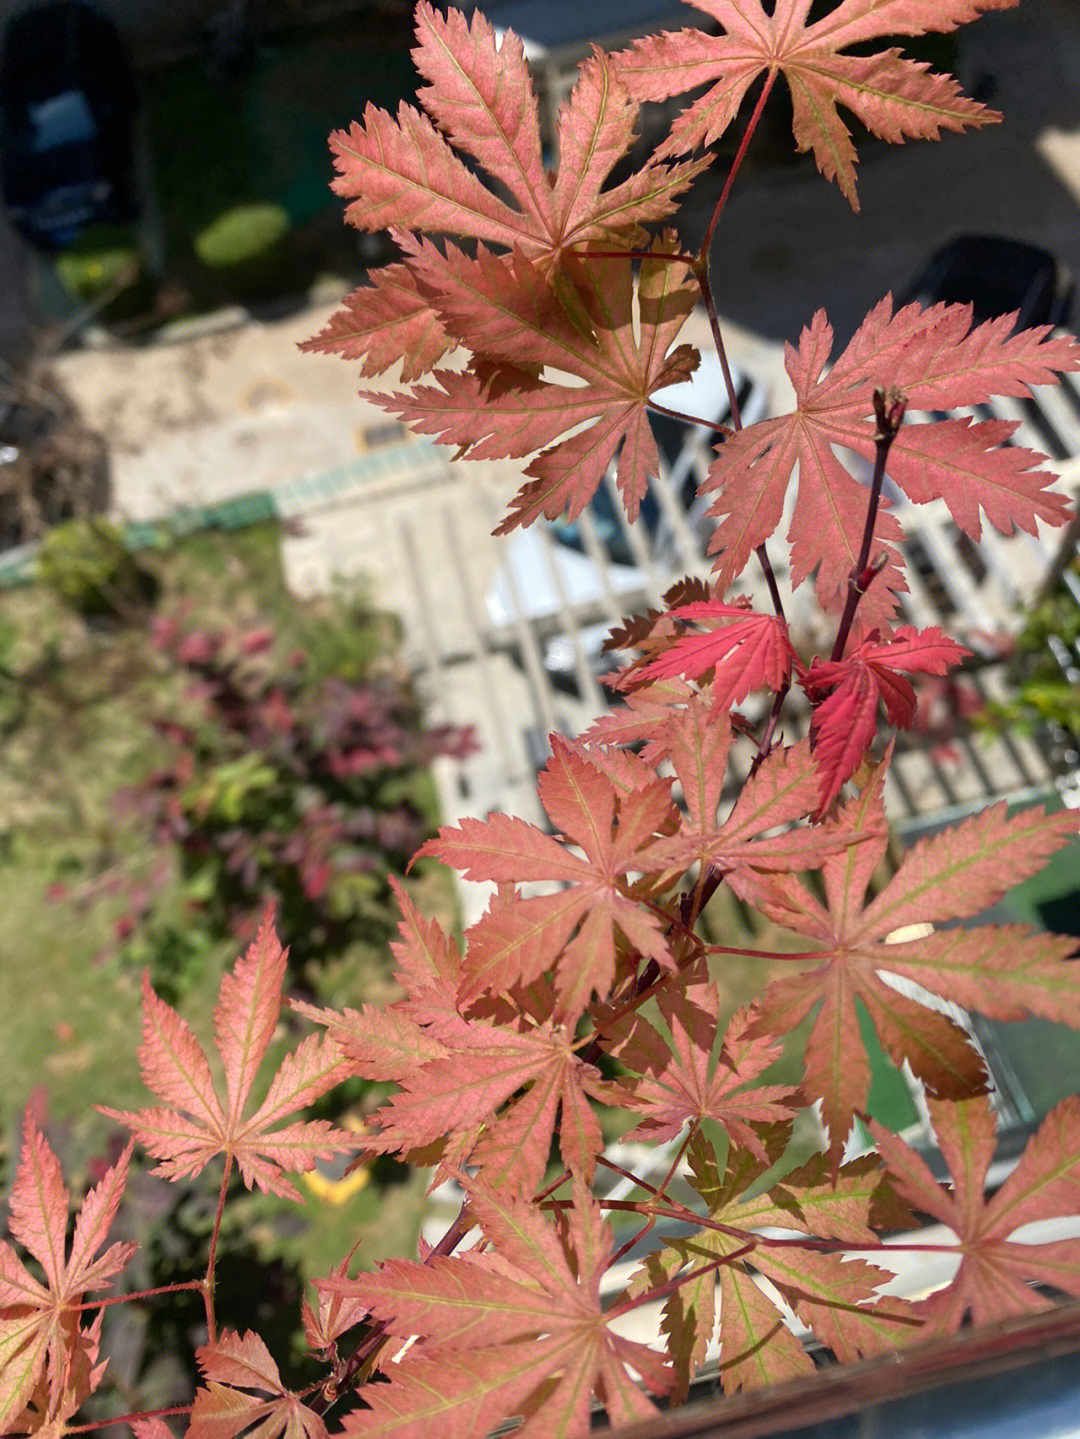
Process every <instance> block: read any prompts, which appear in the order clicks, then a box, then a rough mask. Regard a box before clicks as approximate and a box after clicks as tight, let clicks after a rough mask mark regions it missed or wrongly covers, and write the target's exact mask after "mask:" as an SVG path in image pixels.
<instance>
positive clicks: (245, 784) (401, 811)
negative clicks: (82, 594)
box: [116, 618, 472, 994]
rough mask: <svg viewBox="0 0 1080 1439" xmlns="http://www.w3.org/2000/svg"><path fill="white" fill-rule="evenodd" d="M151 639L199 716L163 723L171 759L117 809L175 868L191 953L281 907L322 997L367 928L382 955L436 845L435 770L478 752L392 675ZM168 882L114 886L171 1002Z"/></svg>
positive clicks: (129, 933)
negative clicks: (441, 759) (425, 846)
mask: <svg viewBox="0 0 1080 1439" xmlns="http://www.w3.org/2000/svg"><path fill="white" fill-rule="evenodd" d="M153 639H154V643H155V645H156V647H157V648H158V649H159V650H160V651H161V652H162V653H164V654H166V655H167V656H168V658H169V660H170V662H171V663H172V664H173V665H175V666H176V669H177V671H178V672H179V673H180V674H181V675H183V676H186V677H187V679H188V680H189V681H190V684H189V687H188V695H189V700H190V702H191V704H192V705H193V706H194V709H195V713H194V715H193V717H192V718H191V719H190V721H187V720H184V719H182V718H180V717H178V716H177V714H176V713H175V712H174V713H172V714H170V715H168V716H166V715H158V716H157V717H156V718H155V719H154V720H153V721H152V723H153V725H154V728H155V729H156V730H157V732H158V733H159V734H160V735H161V736H162V737H163V738H164V739H165V740H166V741H167V742H168V744H169V748H170V749H171V751H172V754H171V755H170V757H169V759H168V761H167V762H166V763H165V764H162V765H160V766H159V767H157V768H155V769H153V770H151V771H150V772H149V773H148V774H146V775H145V776H144V777H143V778H142V779H141V780H140V781H139V782H138V783H137V784H136V785H134V786H129V787H127V788H125V789H124V790H123V791H122V792H121V793H120V795H119V796H118V806H119V811H120V813H121V816H123V817H126V818H127V819H128V820H129V821H130V820H132V819H134V820H135V821H136V822H137V823H138V824H139V825H140V827H141V828H142V829H143V830H145V832H146V833H148V835H149V836H150V837H151V840H152V842H153V844H154V845H156V846H159V847H161V848H162V850H163V853H164V854H165V856H167V857H169V858H172V857H176V858H177V859H178V862H179V866H180V872H181V878H182V883H183V886H184V890H185V894H186V896H187V900H188V904H189V915H188V917H187V919H186V922H185V926H184V935H183V947H182V950H181V951H180V952H181V953H183V954H191V955H193V956H197V955H198V954H199V953H201V952H203V950H204V949H205V947H206V945H207V944H210V943H213V942H215V941H218V940H220V939H221V938H222V937H227V936H229V935H233V934H236V933H241V934H242V933H243V931H244V927H245V926H246V925H247V924H248V922H249V919H250V916H251V915H252V914H253V913H255V914H257V913H258V912H259V910H260V909H261V908H262V907H263V906H264V905H265V903H266V901H267V899H269V898H273V899H274V900H275V901H276V902H277V904H278V906H279V913H280V916H281V921H282V924H283V926H287V928H288V931H289V932H290V933H293V934H295V935H296V936H297V941H296V944H295V945H294V946H293V949H292V957H293V965H294V971H295V973H296V974H297V976H298V977H303V979H304V981H305V983H306V984H307V985H308V986H309V987H311V988H312V989H313V990H314V991H315V992H316V993H317V992H319V987H320V971H321V969H322V968H324V967H325V965H326V964H327V963H328V962H329V961H332V960H336V959H339V958H340V956H341V955H342V954H343V953H344V952H345V951H346V950H347V949H348V948H349V945H350V942H351V940H352V939H353V937H354V936H355V934H356V932H357V930H358V928H359V927H361V926H362V927H363V929H364V932H365V938H366V940H367V942H368V947H369V951H368V952H372V951H377V950H379V949H380V948H382V947H385V944H386V942H387V940H388V939H389V937H390V935H391V934H392V933H393V925H394V921H393V904H392V896H391V892H390V889H389V885H388V875H390V874H393V873H398V874H402V873H404V869H405V865H406V864H407V862H408V860H409V858H410V857H411V855H412V854H413V852H414V851H415V850H416V848H417V846H418V845H419V844H420V842H421V841H422V840H423V839H424V838H425V836H426V835H428V834H429V833H430V832H431V814H430V809H429V808H428V809H426V808H425V805H424V799H425V795H424V792H423V771H424V769H425V768H426V767H427V766H428V765H429V764H430V762H431V761H432V759H434V758H435V757H436V756H438V755H441V754H453V755H457V756H461V755H463V754H465V753H468V751H469V749H470V747H471V744H472V741H471V737H470V735H469V733H468V732H467V731H464V730H460V729H455V728H453V727H450V726H441V727H434V728H428V727H425V726H424V724H423V722H422V718H421V715H420V713H419V710H418V708H417V704H416V701H415V698H414V697H413V695H412V694H411V692H410V690H409V688H408V687H407V685H406V684H405V682H404V681H403V679H402V678H401V677H400V676H399V675H397V674H395V673H393V672H392V671H391V670H388V669H385V668H384V669H383V670H382V671H378V670H376V671H374V672H372V673H369V674H368V675H366V676H365V677H364V678H363V679H360V680H355V681H354V680H349V679H346V678H343V677H341V676H340V675H335V674H330V675H326V674H320V673H319V669H318V667H317V666H316V665H315V664H314V663H313V662H312V661H311V659H310V657H309V656H308V655H307V654H306V653H305V652H304V651H302V650H294V651H292V652H291V653H290V654H288V655H286V656H283V655H282V654H281V653H280V651H281V649H282V646H281V644H280V642H279V640H278V637H277V635H276V633H275V630H274V629H273V627H271V626H259V627H257V628H253V629H249V630H246V631H243V632H238V631H228V630H217V629H214V630H208V629H203V628H195V627H190V626H188V625H187V624H185V623H184V622H183V621H180V620H176V619H169V618H159V619H158V620H156V621H155V623H154V627H153ZM170 872H171V866H170V864H169V863H165V864H159V865H157V866H155V867H154V868H152V870H151V872H150V878H149V880H148V881H145V880H139V881H137V882H134V881H132V880H130V879H129V878H128V877H126V876H120V877H117V878H116V882H117V883H119V884H120V885H121V886H122V888H123V889H124V892H125V897H126V899H127V901H128V908H127V909H126V911H125V912H124V913H123V914H122V915H121V917H120V919H119V920H118V922H117V923H118V933H119V934H120V936H121V937H122V938H124V939H125V940H126V942H127V948H128V949H129V951H130V957H131V958H133V959H139V958H143V957H146V958H149V959H150V960H151V962H152V968H153V970H154V976H155V979H156V980H157V981H159V983H160V984H162V985H166V986H169V987H171V989H172V992H173V993H174V994H175V993H177V992H178V990H179V989H182V988H183V987H184V984H185V977H184V975H183V973H180V974H177V973H176V972H175V968H176V964H175V961H176V957H177V952H178V951H177V943H176V940H175V939H172V940H170V937H169V934H170V932H169V931H168V928H167V921H163V922H162V923H161V924H156V923H155V902H156V897H157V895H158V894H159V893H160V889H161V886H162V884H163V883H164V882H165V881H166V880H167V879H168V878H169V877H170ZM181 968H182V966H181ZM192 969H193V970H195V969H197V966H195V965H194V964H193V965H192Z"/></svg>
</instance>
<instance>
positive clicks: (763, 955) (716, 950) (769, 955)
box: [704, 944, 834, 960]
mask: <svg viewBox="0 0 1080 1439" xmlns="http://www.w3.org/2000/svg"><path fill="white" fill-rule="evenodd" d="M704 948H705V953H706V954H745V955H748V956H749V957H750V958H751V959H782V960H798V959H816V960H823V959H832V958H833V955H834V951H833V950H831V949H788V950H780V949H744V948H742V947H741V946H739V945H737V944H735V945H729V944H707V945H705V947H704Z"/></svg>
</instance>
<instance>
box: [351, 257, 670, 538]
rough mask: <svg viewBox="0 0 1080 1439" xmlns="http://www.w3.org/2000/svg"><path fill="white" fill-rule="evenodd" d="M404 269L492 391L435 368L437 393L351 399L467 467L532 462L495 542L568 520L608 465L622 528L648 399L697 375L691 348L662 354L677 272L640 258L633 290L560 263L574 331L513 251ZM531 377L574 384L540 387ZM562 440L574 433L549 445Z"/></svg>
mask: <svg viewBox="0 0 1080 1439" xmlns="http://www.w3.org/2000/svg"><path fill="white" fill-rule="evenodd" d="M669 238H670V237H669ZM657 248H658V249H659V250H663V248H664V242H658V244H657ZM413 264H414V271H415V274H416V276H417V280H418V283H419V285H420V287H421V289H422V290H423V291H424V293H425V294H427V295H428V296H429V297H430V300H431V303H432V306H433V308H434V310H435V312H436V313H437V314H438V316H439V319H440V322H441V323H442V324H443V325H444V327H445V328H446V330H447V331H448V332H449V333H451V334H453V335H454V336H456V337H457V338H458V339H459V340H460V341H461V342H462V344H464V345H466V346H468V348H470V349H471V350H472V351H473V353H474V355H480V356H483V358H484V360H485V366H487V362H489V361H496V362H498V364H499V365H500V366H501V367H502V368H501V369H497V370H496V371H495V373H494V379H493V376H492V374H491V373H490V369H489V367H488V368H486V369H485V373H484V374H483V376H481V375H480V374H479V373H476V372H474V371H470V370H464V371H462V370H441V371H437V372H436V373H435V375H434V379H435V380H437V381H438V385H437V386H435V385H420V386H416V387H414V388H413V390H412V391H411V392H409V393H407V394H396V395H383V394H378V393H374V392H372V393H368V394H367V395H366V396H365V397H366V398H367V399H369V400H371V401H372V402H373V403H374V404H378V405H381V406H382V407H383V408H384V409H387V410H389V411H390V412H391V413H393V414H395V415H398V416H399V417H400V418H401V419H403V420H404V421H406V423H408V425H409V426H410V427H411V428H412V429H414V430H419V431H420V432H421V433H423V434H430V435H435V436H436V437H437V438H438V439H439V440H440V441H442V442H443V443H444V444H454V445H456V446H457V447H458V449H459V452H460V453H461V454H463V455H465V456H467V457H468V458H470V459H477V460H479V459H500V458H505V457H508V456H516V457H521V456H525V455H529V454H532V453H533V451H535V450H541V451H542V453H541V454H540V455H538V456H537V457H536V458H535V459H534V460H533V461H532V462H531V463H530V464H529V466H528V467H527V469H526V471H525V473H526V474H527V475H530V476H532V477H533V478H532V479H531V481H530V482H529V483H528V484H526V485H525V486H524V487H523V488H522V490H521V491H520V492H519V494H518V495H517V496H516V497H515V499H514V500H513V502H512V505H511V512H510V514H509V515H508V516H507V518H506V519H504V520H503V522H502V524H501V525H500V526H499V529H498V531H497V533H504V532H506V531H507V530H510V529H513V528H514V527H515V526H517V525H528V524H531V523H532V522H533V521H534V520H536V519H538V518H540V516H541V515H546V516H547V518H548V519H555V518H557V516H559V515H560V514H562V513H563V511H564V510H566V511H567V512H568V514H569V516H570V518H574V517H575V516H576V515H578V514H580V513H581V511H582V510H583V509H584V508H585V506H586V505H587V504H588V502H589V500H590V499H591V498H592V496H593V495H594V494H595V492H596V489H597V486H598V485H599V483H600V481H601V479H602V477H603V475H604V472H605V471H606V469H607V467H608V465H609V464H610V463H611V461H612V460H613V459H614V458H615V456H616V454H618V456H619V460H618V469H617V474H616V478H617V481H618V485H619V490H620V492H621V494H622V497H623V502H624V504H625V505H626V510H627V514H628V515H629V517H630V518H631V519H633V518H635V517H636V515H637V513H638V510H639V508H640V505H641V501H642V499H643V497H644V495H645V491H646V488H647V485H648V481H649V477H650V476H653V475H655V474H656V473H657V468H658V464H659V455H658V452H657V448H656V441H655V439H654V437H653V433H652V429H651V427H650V425H649V421H648V418H647V415H646V409H647V405H648V401H649V397H650V395H652V394H653V392H654V391H656V390H659V389H662V388H663V387H664V386H666V385H671V384H675V383H677V382H679V381H681V380H684V379H686V378H687V376H688V375H689V374H690V372H691V371H692V369H693V368H694V366H695V365H696V364H697V351H696V350H694V349H693V348H692V347H691V346H688V345H681V346H679V347H678V348H677V349H674V350H673V349H672V345H673V344H674V341H675V338H676V336H677V335H678V333H679V331H680V330H681V329H682V326H683V325H684V324H685V322H686V320H687V318H688V316H689V315H690V312H691V311H692V309H693V307H694V302H695V300H696V299H697V297H698V289H697V287H696V285H693V284H691V283H689V282H688V280H687V275H688V270H687V267H686V266H685V265H679V264H672V263H670V262H667V261H662V260H659V259H657V260H655V261H654V260H645V261H643V262H642V265H641V272H640V276H639V278H638V281H637V287H636V292H635V283H634V276H633V272H632V270H631V267H630V266H629V265H628V264H627V262H626V261H625V260H620V259H609V260H588V261H578V260H574V261H569V262H568V265H567V269H568V274H569V276H570V278H571V279H572V281H573V284H574V285H575V287H576V289H575V295H576V299H577V302H578V304H579V306H580V311H581V313H580V314H579V316H578V317H577V320H575V319H572V318H571V317H570V315H569V314H568V313H567V311H566V309H565V308H564V307H563V305H562V303H561V302H560V300H559V298H558V297H557V296H556V294H555V292H554V291H553V290H552V288H551V287H550V285H549V284H548V283H547V281H546V280H545V278H544V276H543V275H542V273H541V272H540V270H539V269H538V268H537V266H536V265H535V264H533V263H532V262H531V261H530V260H529V259H528V258H527V257H526V255H525V254H524V252H523V251H522V250H520V249H517V250H515V252H514V254H513V255H512V256H510V257H506V256H498V255H495V254H493V253H492V252H491V251H490V250H487V249H485V248H484V247H483V246H480V247H479V248H478V250H477V254H476V258H475V259H473V258H472V257H470V256H468V255H466V254H464V253H463V252H462V251H461V250H459V249H457V248H456V247H455V246H453V245H450V244H448V245H447V246H446V254H445V257H444V256H443V255H441V254H440V253H439V252H438V251H437V250H435V248H434V247H433V246H428V247H426V248H425V249H424V250H423V251H420V250H417V252H416V257H415V260H414V262H413ZM635 293H636V299H637V311H638V313H637V315H636V316H635ZM582 316H584V320H585V322H586V325H587V327H586V328H585V329H583V328H582ZM635 321H637V322H638V325H637V329H638V333H635ZM540 366H550V367H552V368H553V369H555V370H558V371H560V372H563V373H564V375H566V376H567V377H570V378H574V377H576V379H577V380H578V381H580V382H582V383H578V384H573V383H570V384H568V383H565V382H564V381H561V380H560V381H555V380H549V379H545V378H542V377H540V376H539V375H538V373H537V368H538V367H540ZM583 424H584V425H586V428H584V429H580V428H578V427H580V426H582V425H583ZM568 430H575V431H576V432H575V433H574V434H573V435H571V436H569V437H568V438H566V439H560V437H561V436H563V435H565V434H566V432H567V431H568Z"/></svg>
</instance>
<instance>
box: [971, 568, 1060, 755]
mask: <svg viewBox="0 0 1080 1439" xmlns="http://www.w3.org/2000/svg"><path fill="white" fill-rule="evenodd" d="M1078 585H1080V567H1078V566H1077V563H1076V561H1075V560H1074V561H1073V562H1072V563H1071V564H1070V565H1068V566H1067V567H1066V568H1065V569H1064V570H1063V571H1062V576H1061V579H1060V581H1059V583H1058V584H1057V585H1056V586H1055V587H1054V589H1053V590H1052V591H1051V593H1049V594H1047V595H1046V596H1045V598H1044V599H1043V600H1042V602H1041V603H1040V604H1038V605H1036V606H1035V608H1034V609H1033V610H1032V612H1031V613H1030V614H1029V615H1028V617H1027V619H1026V621H1025V623H1024V626H1023V628H1022V629H1021V631H1020V633H1019V634H1018V635H1017V636H1016V640H1015V646H1014V647H1013V649H1012V653H1011V655H1010V663H1011V664H1012V667H1013V670H1014V673H1015V675H1016V678H1017V681H1018V683H1017V685H1016V693H1015V695H1013V696H1012V697H1010V698H1009V699H1008V700H1001V701H997V702H995V703H991V704H989V705H987V707H986V711H985V712H984V713H983V714H982V715H981V716H980V720H981V721H983V722H987V723H989V724H992V725H1001V724H1008V725H1020V726H1022V727H1024V728H1025V729H1034V728H1037V727H1038V726H1040V725H1045V724H1050V725H1052V726H1055V727H1056V728H1057V729H1058V730H1059V731H1064V737H1065V739H1066V743H1067V748H1068V749H1069V750H1071V751H1075V749H1076V745H1077V737H1078V736H1080V691H1078V689H1077V685H1076V671H1077V661H1078V659H1080V649H1078V645H1080V604H1078V603H1077V594H1078V593H1080V590H1078Z"/></svg>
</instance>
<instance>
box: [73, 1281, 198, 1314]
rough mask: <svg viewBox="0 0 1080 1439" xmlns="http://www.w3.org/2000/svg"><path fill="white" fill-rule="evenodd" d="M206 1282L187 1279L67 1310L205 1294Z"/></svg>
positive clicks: (113, 1296) (85, 1302)
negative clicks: (187, 1292)
mask: <svg viewBox="0 0 1080 1439" xmlns="http://www.w3.org/2000/svg"><path fill="white" fill-rule="evenodd" d="M203 1286H204V1281H203V1280H202V1279H185V1280H184V1281H183V1283H178V1284H162V1285H159V1287H158V1288H157V1289H136V1290H135V1291H134V1292H133V1293H131V1294H113V1295H111V1296H110V1297H109V1298H108V1299H87V1300H86V1301H84V1302H83V1303H82V1304H68V1305H65V1308H67V1309H70V1310H71V1311H72V1312H74V1311H75V1310H77V1309H105V1308H106V1307H107V1306H108V1305H110V1304H134V1302H135V1301H136V1300H137V1299H153V1298H154V1297H155V1296H156V1295H158V1294H180V1293H184V1292H186V1291H188V1290H190V1291H193V1292H196V1291H197V1292H198V1293H199V1294H201V1293H202V1292H203Z"/></svg>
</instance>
